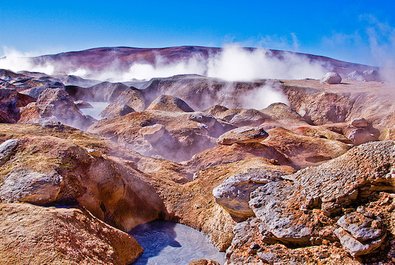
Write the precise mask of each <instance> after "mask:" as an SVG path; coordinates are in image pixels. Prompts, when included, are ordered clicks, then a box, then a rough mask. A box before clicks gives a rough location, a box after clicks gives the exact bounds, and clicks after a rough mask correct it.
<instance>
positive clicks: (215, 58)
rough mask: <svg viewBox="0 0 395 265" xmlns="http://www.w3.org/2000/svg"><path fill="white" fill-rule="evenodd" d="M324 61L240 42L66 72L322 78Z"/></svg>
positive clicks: (50, 66)
mask: <svg viewBox="0 0 395 265" xmlns="http://www.w3.org/2000/svg"><path fill="white" fill-rule="evenodd" d="M4 54H5V58H2V59H0V68H3V69H10V70H13V71H21V70H27V71H36V72H44V73H46V74H54V69H61V68H62V65H54V63H49V62H47V63H46V64H44V65H35V64H33V63H32V61H31V59H30V58H29V54H21V53H18V52H16V51H15V50H10V49H6V50H4ZM326 71H327V70H326V68H325V66H324V63H319V62H310V60H309V59H308V58H307V57H305V56H302V55H297V54H294V53H284V55H283V58H278V57H276V56H273V55H272V54H271V52H270V51H269V50H265V49H262V48H258V49H255V50H247V49H244V48H242V47H241V46H239V45H234V44H232V45H226V46H225V47H224V49H223V50H222V52H220V53H218V54H216V55H212V56H210V57H209V58H207V59H206V58H203V57H201V56H197V55H193V56H192V57H190V58H189V59H183V60H180V61H177V62H167V61H166V59H164V58H163V57H161V56H160V55H158V56H156V60H155V63H154V64H151V63H144V62H143V63H134V64H132V65H131V66H130V68H129V69H128V70H126V71H125V70H120V67H118V64H117V62H114V65H112V66H110V67H108V68H107V69H105V70H103V71H100V72H93V71H91V70H90V69H84V68H77V69H73V70H72V71H68V72H67V73H66V74H72V75H78V76H81V77H84V78H91V79H96V80H102V81H121V82H122V81H130V80H133V79H139V80H148V79H151V78H153V77H169V76H174V75H179V74H198V75H205V76H208V77H214V78H220V79H223V80H226V81H253V80H257V79H304V78H315V79H318V78H320V77H321V76H322V75H323V74H324V73H325V72H326Z"/></svg>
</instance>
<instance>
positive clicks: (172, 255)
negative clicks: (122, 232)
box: [131, 221, 225, 265]
mask: <svg viewBox="0 0 395 265" xmlns="http://www.w3.org/2000/svg"><path fill="white" fill-rule="evenodd" d="M131 235H133V237H134V238H136V240H137V241H138V242H139V243H140V245H141V246H142V247H143V248H144V253H143V254H142V256H141V257H140V258H139V259H138V260H137V261H136V262H135V263H133V264H137V265H143V264H149V265H154V264H155V265H156V264H157V265H162V264H178V265H184V264H188V263H189V262H190V261H191V260H196V259H202V258H205V259H212V260H215V261H217V262H219V263H221V264H223V263H224V262H225V253H223V252H219V251H218V249H216V248H215V247H214V245H213V244H212V243H211V242H210V240H209V239H208V237H207V236H205V235H204V234H203V233H201V232H199V231H197V230H195V229H192V228H190V227H188V226H186V225H182V224H178V223H173V222H167V221H154V222H150V223H147V224H143V225H139V226H137V227H136V228H134V229H133V230H132V231H131Z"/></svg>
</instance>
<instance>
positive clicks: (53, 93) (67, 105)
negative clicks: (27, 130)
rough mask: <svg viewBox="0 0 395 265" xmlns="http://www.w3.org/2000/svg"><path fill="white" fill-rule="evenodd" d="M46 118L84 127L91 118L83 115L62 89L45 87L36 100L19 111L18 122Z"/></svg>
mask: <svg viewBox="0 0 395 265" xmlns="http://www.w3.org/2000/svg"><path fill="white" fill-rule="evenodd" d="M46 120H53V121H59V122H61V123H64V124H67V125H70V126H73V127H76V128H80V129H86V128H87V127H88V126H89V125H90V124H91V120H90V119H89V118H87V117H86V116H84V115H83V114H82V113H81V111H80V110H79V109H78V107H77V106H76V105H75V104H74V100H73V99H72V98H71V97H70V96H69V94H67V92H66V91H65V90H62V89H45V90H44V91H43V92H42V93H41V94H40V96H39V97H38V99H37V101H36V102H34V103H31V104H29V105H27V106H26V107H25V108H24V109H23V110H22V113H21V118H20V120H19V122H20V123H39V122H44V121H46Z"/></svg>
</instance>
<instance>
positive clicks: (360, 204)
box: [228, 141, 395, 264]
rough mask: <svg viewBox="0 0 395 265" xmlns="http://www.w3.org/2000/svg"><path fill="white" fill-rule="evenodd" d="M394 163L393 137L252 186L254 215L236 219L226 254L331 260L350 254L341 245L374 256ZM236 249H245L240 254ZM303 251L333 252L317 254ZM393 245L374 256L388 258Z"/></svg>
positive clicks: (386, 215) (388, 209) (388, 207)
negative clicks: (244, 252) (233, 233)
mask: <svg viewBox="0 0 395 265" xmlns="http://www.w3.org/2000/svg"><path fill="white" fill-rule="evenodd" d="M394 164H395V143H394V142H393V141H386V142H372V143H368V144H363V145H360V146H359V147H355V148H353V149H351V150H350V151H348V152H347V153H346V154H344V155H342V156H340V157H338V158H335V159H333V160H331V161H329V162H326V163H324V164H322V165H320V166H317V167H309V168H306V169H302V170H299V171H298V172H296V173H295V174H292V175H286V176H282V177H281V178H280V179H278V178H277V179H273V180H272V181H271V182H268V183H267V184H265V185H262V186H260V187H258V188H257V189H255V191H253V192H251V199H250V201H249V205H250V207H251V209H252V210H253V213H254V215H255V216H256V217H253V218H250V219H248V220H247V221H245V222H242V223H240V224H238V225H237V226H236V228H235V231H234V232H235V239H234V240H233V243H232V246H231V247H230V249H229V250H228V256H229V257H230V261H231V262H243V263H247V264H250V263H254V262H258V261H260V262H274V263H275V262H295V261H296V260H297V261H298V262H304V263H310V262H314V261H318V260H321V259H322V258H325V259H326V261H327V262H335V261H336V260H337V259H338V258H339V257H344V258H346V260H347V259H348V260H350V258H347V255H348V253H350V254H351V255H352V256H363V257H362V258H363V259H364V260H365V261H373V260H375V259H376V258H377V255H375V254H372V255H369V254H371V253H373V252H374V251H375V250H376V249H378V248H380V247H381V249H383V248H382V246H383V242H384V240H385V238H386V237H387V236H388V235H386V229H387V228H386V227H387V226H388V225H389V223H390V222H392V221H391V220H392V218H393V217H391V214H392V211H393V204H394V202H393V199H390V198H391V196H390V195H389V194H388V193H393V192H394V191H395V185H394V183H395V182H394V180H395V175H394V174H393V170H394V169H393V167H394ZM380 205H381V206H380ZM380 216H381V217H380ZM390 226H391V225H390ZM339 241H340V245H339ZM254 244H255V245H254ZM278 244H281V247H278ZM306 246H311V247H310V248H309V249H305V248H304V247H306ZM295 247H296V249H295ZM248 249H249V250H248ZM243 251H251V252H250V255H249V256H247V257H246V256H244V257H246V258H245V260H244V259H243V258H242V257H243V255H244V254H242V253H243ZM309 251H316V252H317V253H320V252H322V251H324V252H330V253H339V254H338V256H336V255H335V256H334V257H333V258H332V256H330V257H329V256H325V255H324V256H322V257H320V256H321V254H320V255H318V256H316V255H315V254H312V253H311V252H309ZM393 251H394V249H393V245H392V247H389V249H388V248H386V251H384V252H380V257H379V258H380V259H381V260H387V261H388V262H390V261H391V255H392V254H391V253H393ZM307 252H309V254H307V255H306V253H307ZM254 253H255V254H254ZM298 253H299V254H298ZM301 253H305V254H303V255H302V256H299V257H298V255H301ZM365 256H366V257H365ZM252 261H254V262H252ZM350 262H351V261H350Z"/></svg>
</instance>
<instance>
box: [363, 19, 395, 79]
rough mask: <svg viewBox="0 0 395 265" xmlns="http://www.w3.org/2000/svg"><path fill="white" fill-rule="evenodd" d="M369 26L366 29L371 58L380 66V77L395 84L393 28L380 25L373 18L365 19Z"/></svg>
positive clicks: (394, 38) (394, 39)
mask: <svg viewBox="0 0 395 265" xmlns="http://www.w3.org/2000/svg"><path fill="white" fill-rule="evenodd" d="M367 19H368V20H369V22H370V23H371V26H370V27H369V28H368V29H367V34H368V37H369V45H370V50H371V53H372V56H373V58H374V60H375V61H376V63H377V64H378V65H379V66H380V76H381V77H382V79H383V80H384V81H386V82H388V83H390V84H392V85H394V84H395V75H394V73H395V28H394V27H391V26H390V25H388V24H385V23H382V22H380V21H379V20H377V19H376V18H375V17H373V16H368V18H367Z"/></svg>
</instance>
